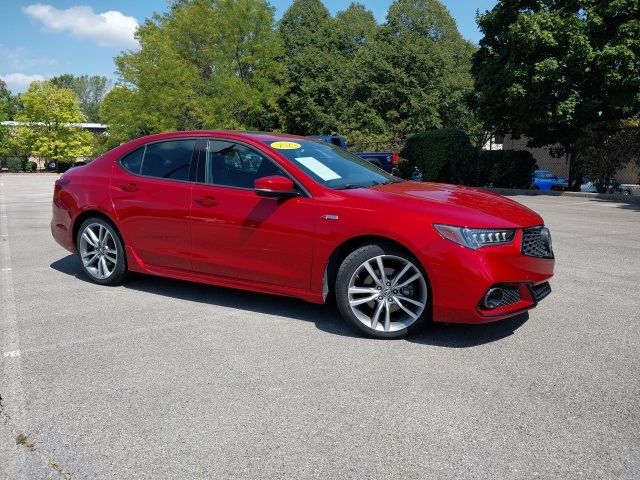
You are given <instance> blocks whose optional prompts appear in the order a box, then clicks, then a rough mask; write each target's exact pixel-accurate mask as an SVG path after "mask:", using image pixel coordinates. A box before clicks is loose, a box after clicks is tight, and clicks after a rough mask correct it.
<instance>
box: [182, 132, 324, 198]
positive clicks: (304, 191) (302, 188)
mask: <svg viewBox="0 0 640 480" xmlns="http://www.w3.org/2000/svg"><path fill="white" fill-rule="evenodd" d="M204 139H205V140H206V141H205V144H204V148H202V146H201V148H202V152H201V154H199V155H198V158H197V159H196V163H197V164H198V165H199V164H200V162H206V161H207V156H208V154H209V141H210V140H213V141H216V142H227V143H234V144H238V145H242V146H243V147H247V148H249V149H251V150H253V151H255V152H257V153H259V154H260V155H262V156H263V157H265V158H266V159H268V160H270V161H272V162H273V163H274V164H275V165H276V166H277V167H278V168H280V170H282V171H283V172H284V173H285V175H286V176H287V177H288V178H289V179H290V180H291V181H292V182H293V184H294V185H295V186H296V188H297V189H298V190H300V193H301V194H302V195H301V196H302V197H306V198H313V195H311V192H309V190H307V189H306V188H305V186H304V185H302V183H300V181H298V180H297V179H296V178H295V177H294V176H293V175H292V174H291V172H289V170H287V169H286V168H285V167H284V166H283V165H281V164H280V163H278V162H276V161H275V160H274V159H273V157H272V156H271V155H269V154H268V153H266V152H263V151H262V150H260V149H259V148H257V147H255V146H253V145H251V144H248V143H245V142H243V141H239V140H236V139H233V138H221V137H204ZM196 148H197V145H196ZM195 170H196V172H197V170H198V166H197V165H196V169H195ZM194 183H195V184H196V185H204V186H208V187H217V188H232V189H234V190H244V191H249V192H255V188H247V187H236V186H233V185H219V184H217V183H205V182H198V181H197V178H196V179H195V180H194Z"/></svg>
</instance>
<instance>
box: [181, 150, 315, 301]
mask: <svg viewBox="0 0 640 480" xmlns="http://www.w3.org/2000/svg"><path fill="white" fill-rule="evenodd" d="M198 175H199V178H198V180H199V183H196V184H195V185H194V186H193V190H192V202H191V218H192V226H191V231H192V245H193V255H192V264H193V270H194V271H196V272H200V273H206V274H213V275H219V276H224V277H231V278H238V279H241V280H249V281H254V282H260V283H266V284H276V285H282V286H286V287H291V288H298V289H304V290H309V288H310V279H311V261H312V254H313V236H314V213H313V211H314V202H313V199H311V198H308V197H307V196H300V197H293V198H266V197H261V196H259V195H258V194H256V192H255V191H254V182H255V179H256V178H261V177H265V176H269V175H287V174H286V173H285V172H284V171H283V170H282V169H281V168H280V167H278V166H277V164H276V163H275V162H273V161H272V160H271V159H269V158H267V157H266V156H265V155H264V154H262V153H260V152H258V151H256V150H254V149H252V148H250V147H248V146H245V145H243V144H239V143H236V142H230V141H218V140H210V141H209V142H208V145H207V147H206V152H205V153H204V155H203V157H202V158H201V159H200V166H199V168H198Z"/></svg>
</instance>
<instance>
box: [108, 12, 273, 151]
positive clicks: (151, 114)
mask: <svg viewBox="0 0 640 480" xmlns="http://www.w3.org/2000/svg"><path fill="white" fill-rule="evenodd" d="M137 38H138V40H139V41H140V50H138V51H129V52H126V53H123V54H122V55H120V56H119V57H116V59H115V61H116V65H117V70H118V74H119V77H120V84H119V86H118V87H117V88H114V89H113V90H112V91H111V92H110V93H109V94H108V95H107V96H106V98H105V100H104V105H103V107H102V109H101V114H102V120H103V121H104V122H105V123H108V124H110V125H111V126H112V128H113V131H111V130H110V135H114V137H115V139H117V140H118V141H124V140H127V139H129V138H131V136H135V135H137V134H139V133H143V132H144V133H152V132H161V131H167V130H186V129H198V128H241V129H270V128H274V126H276V125H277V120H278V117H277V99H278V97H279V95H280V88H281V87H280V86H279V85H280V84H281V83H282V78H281V77H282V67H281V65H280V64H279V62H278V61H277V59H278V58H279V57H280V56H281V55H282V45H281V42H280V39H279V37H278V35H277V34H276V32H275V30H274V10H273V8H272V7H271V6H270V5H269V4H268V3H267V2H266V1H264V0H216V1H211V0H176V1H174V2H172V3H171V7H170V10H169V11H168V12H167V13H166V14H162V15H160V14H155V15H154V16H153V18H151V19H147V20H146V21H145V23H144V24H143V25H141V26H140V28H139V29H138V32H137ZM123 110H126V112H125V111H123Z"/></svg>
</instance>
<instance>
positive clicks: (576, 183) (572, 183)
mask: <svg viewBox="0 0 640 480" xmlns="http://www.w3.org/2000/svg"><path fill="white" fill-rule="evenodd" d="M567 155H568V157H569V190H570V191H572V192H579V191H580V185H582V162H581V161H580V158H579V156H578V154H577V152H576V149H575V147H573V148H571V149H570V150H568V151H567Z"/></svg>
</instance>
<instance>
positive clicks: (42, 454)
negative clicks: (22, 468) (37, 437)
mask: <svg viewBox="0 0 640 480" xmlns="http://www.w3.org/2000/svg"><path fill="white" fill-rule="evenodd" d="M0 419H1V421H2V424H3V425H4V426H5V427H6V428H7V429H8V430H9V433H10V434H11V436H12V437H14V438H15V442H16V446H18V447H22V448H24V450H25V452H27V453H29V454H31V455H33V456H35V457H37V458H38V460H40V461H41V462H42V463H44V464H45V465H46V466H47V467H49V468H51V469H53V470H55V471H56V472H57V473H58V475H59V476H60V478H62V479H64V480H72V477H71V474H70V473H69V472H68V471H67V470H65V469H64V468H63V467H62V466H60V464H59V463H58V462H56V461H54V460H52V459H51V457H50V456H49V455H48V454H47V452H46V451H44V450H42V449H41V448H39V447H38V448H36V445H35V443H34V442H32V441H31V440H29V435H27V434H25V433H24V432H21V431H20V429H18V427H17V426H16V424H15V422H14V421H13V419H12V418H11V415H10V414H9V412H7V408H6V404H5V402H4V399H3V398H2V394H0Z"/></svg>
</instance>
